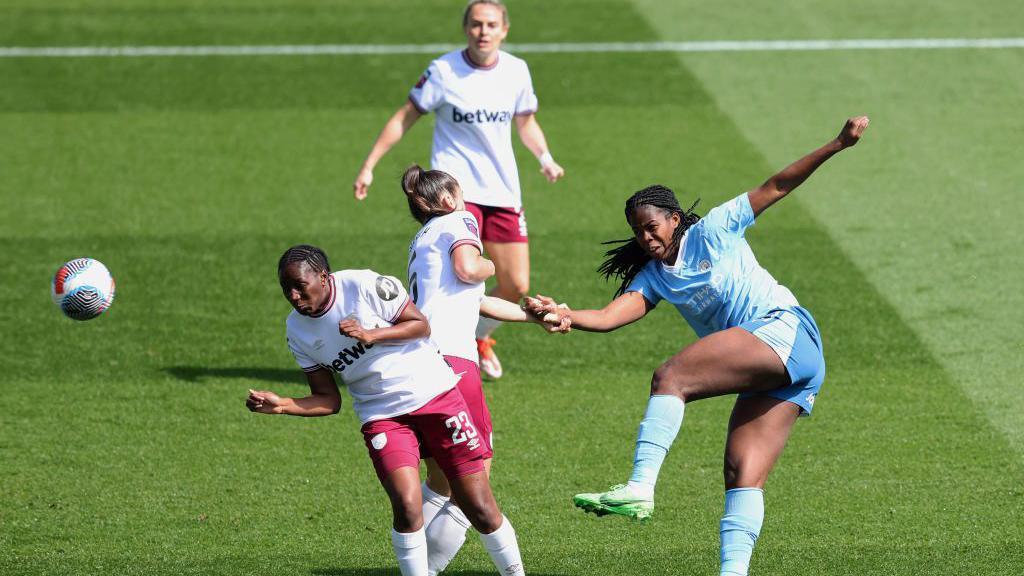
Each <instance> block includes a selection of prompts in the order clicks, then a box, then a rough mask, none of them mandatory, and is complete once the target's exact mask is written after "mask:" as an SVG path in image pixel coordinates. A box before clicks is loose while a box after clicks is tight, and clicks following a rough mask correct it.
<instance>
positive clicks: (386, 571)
mask: <svg viewBox="0 0 1024 576" xmlns="http://www.w3.org/2000/svg"><path fill="white" fill-rule="evenodd" d="M310 573H311V574H313V575H314V576H394V575H395V574H397V573H398V569H397V568H314V569H313V570H311V571H310ZM444 573H445V575H446V576H494V574H495V572H494V570H490V571H484V570H445V571H444ZM530 574H532V575H533V576H563V575H561V574H542V573H540V572H530Z"/></svg>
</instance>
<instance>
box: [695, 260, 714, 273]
mask: <svg viewBox="0 0 1024 576" xmlns="http://www.w3.org/2000/svg"><path fill="white" fill-rule="evenodd" d="M697 268H699V269H700V271H701V272H707V271H708V270H711V261H710V260H701V261H700V264H698V265H697Z"/></svg>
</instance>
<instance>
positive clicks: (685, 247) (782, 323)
mask: <svg viewBox="0 0 1024 576" xmlns="http://www.w3.org/2000/svg"><path fill="white" fill-rule="evenodd" d="M753 224H754V210H753V209H752V208H751V207H750V199H749V198H748V197H747V195H746V194H745V193H744V194H741V195H740V196H737V197H736V198H733V199H732V200H730V201H728V202H726V203H725V204H722V205H721V206H718V207H717V208H714V209H712V210H711V211H710V212H708V213H707V215H706V216H704V217H703V218H701V219H700V220H699V221H698V222H697V223H696V224H694V225H693V226H691V227H690V229H689V230H687V231H686V234H685V235H684V236H683V239H682V240H681V241H680V243H681V246H680V248H679V255H678V256H677V257H676V262H675V264H674V265H672V266H666V265H665V264H663V263H661V262H658V261H654V260H651V261H650V262H648V263H647V265H646V266H644V267H643V269H641V270H640V273H639V274H637V275H636V278H634V279H633V282H632V283H630V285H629V288H626V292H639V293H640V294H642V295H643V297H644V298H646V299H647V300H648V301H649V302H650V303H651V304H657V303H658V302H660V301H662V300H667V301H669V302H671V303H672V305H673V306H675V307H676V310H679V313H680V314H682V315H683V318H686V321H687V322H688V323H689V324H690V326H692V327H693V330H694V332H696V333H697V336H700V337H701V338H703V337H704V336H707V335H708V334H711V333H713V332H718V331H719V330H725V329H726V328H735V327H739V328H742V329H744V330H746V331H747V332H750V333H751V334H753V335H754V336H756V337H757V338H759V339H760V340H761V341H762V342H764V343H765V344H767V345H768V346H770V347H771V348H772V350H774V351H775V353H776V354H778V355H779V358H780V359H782V362H783V364H785V365H786V372H787V373H788V374H789V378H790V382H791V385H790V386H786V387H783V388H778V389H775V390H768V391H766V392H757V393H747V394H742V395H741V397H743V396H751V395H766V396H772V397H775V398H779V399H781V400H787V401H789V402H793V403H794V404H796V405H798V406H800V408H801V410H802V412H803V414H804V415H810V413H811V410H812V409H813V408H814V399H815V397H816V396H817V395H818V391H819V390H820V389H821V384H822V382H824V380H825V357H824V355H823V352H822V345H821V334H820V333H819V332H818V326H817V324H815V322H814V318H813V317H811V314H810V312H808V311H807V310H804V309H803V308H801V307H800V304H799V303H798V302H797V301H796V298H795V297H794V296H793V293H792V292H790V291H789V289H788V288H786V287H785V286H782V285H781V284H779V283H778V282H776V281H775V278H772V275H771V274H769V273H768V271H767V270H765V269H764V268H762V267H761V265H760V264H758V263H757V259H756V258H754V253H753V251H751V250H750V245H749V244H747V241H746V239H744V238H743V232H744V231H745V230H746V229H747V228H748V227H750V226H752V225H753Z"/></svg>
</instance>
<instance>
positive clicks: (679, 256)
mask: <svg viewBox="0 0 1024 576" xmlns="http://www.w3.org/2000/svg"><path fill="white" fill-rule="evenodd" d="M689 236H690V231H689V230H687V231H686V232H683V237H682V238H680V239H679V252H677V253H676V261H675V263H674V264H672V265H671V266H669V265H668V264H665V263H664V262H659V264H661V266H662V267H663V268H665V270H668V271H669V272H673V273H674V272H679V271H680V270H682V268H683V250H685V249H686V239H687V237H689Z"/></svg>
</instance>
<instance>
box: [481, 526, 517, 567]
mask: <svg viewBox="0 0 1024 576" xmlns="http://www.w3.org/2000/svg"><path fill="white" fill-rule="evenodd" d="M480 541H481V542H483V543H484V548H487V553H488V554H490V555H491V560H492V561H493V562H494V566H495V567H496V568H497V569H498V573H499V574H501V575H502V576H526V570H524V569H523V559H522V557H521V556H520V555H519V542H518V541H517V540H516V531H515V530H513V529H512V523H511V522H509V521H508V518H505V516H502V517H501V526H500V527H498V529H497V530H495V531H494V532H491V533H490V534H481V535H480Z"/></svg>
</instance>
